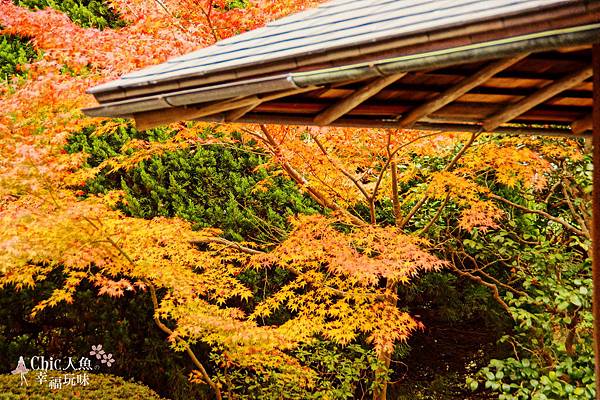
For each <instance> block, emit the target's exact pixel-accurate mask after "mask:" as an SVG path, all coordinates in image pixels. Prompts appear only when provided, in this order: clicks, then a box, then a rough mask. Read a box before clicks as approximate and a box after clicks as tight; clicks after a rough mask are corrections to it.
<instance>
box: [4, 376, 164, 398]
mask: <svg viewBox="0 0 600 400" xmlns="http://www.w3.org/2000/svg"><path fill="white" fill-rule="evenodd" d="M36 374H37V373H36V371H30V372H29V373H28V374H27V375H25V376H26V378H27V383H28V384H27V385H25V384H24V385H21V378H20V376H19V375H18V374H17V375H0V400H16V399H23V400H25V399H27V400H46V399H55V400H66V399H82V400H88V399H89V400H112V399H128V400H153V399H155V400H160V399H161V397H160V396H158V395H157V394H156V393H155V392H153V391H152V390H150V389H149V388H148V387H146V386H144V385H142V384H139V383H134V382H128V381H126V380H124V379H123V378H119V377H116V376H112V375H101V374H88V377H89V384H88V385H75V386H63V387H62V388H60V389H50V387H49V385H48V383H42V384H40V383H39V382H38V381H37V380H36ZM75 374H80V375H82V374H83V373H82V372H76V373H75ZM47 376H48V379H52V378H61V377H62V378H64V374H61V373H58V372H56V371H48V375H47Z"/></svg>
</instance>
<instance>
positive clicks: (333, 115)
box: [314, 72, 406, 125]
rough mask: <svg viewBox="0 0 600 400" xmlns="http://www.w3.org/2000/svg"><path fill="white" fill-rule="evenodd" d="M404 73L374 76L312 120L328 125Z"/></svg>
mask: <svg viewBox="0 0 600 400" xmlns="http://www.w3.org/2000/svg"><path fill="white" fill-rule="evenodd" d="M404 75H406V73H405V72H401V73H398V74H394V75H389V76H382V77H380V78H376V79H375V80H374V81H372V82H370V83H368V84H366V85H365V86H363V87H361V88H360V89H358V90H357V91H356V92H354V93H352V94H351V95H349V96H348V97H345V98H343V99H342V100H340V101H339V102H337V103H335V104H334V105H332V106H331V107H329V108H327V109H325V110H324V111H322V112H321V113H320V114H318V115H317V116H316V117H315V119H314V121H315V123H316V124H317V125H329V124H330V123H332V122H333V121H335V120H336V119H338V118H340V117H341V116H343V115H344V114H346V113H347V112H348V111H351V110H353V109H354V108H355V107H356V106H358V105H359V104H361V103H362V102H364V101H366V100H368V99H370V98H371V97H373V96H375V95H376V94H377V93H379V92H381V91H382V90H383V89H384V88H385V87H386V86H389V85H391V84H392V83H394V82H396V81H397V80H398V79H400V78H402V77H403V76H404Z"/></svg>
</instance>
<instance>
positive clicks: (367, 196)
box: [309, 132, 371, 202]
mask: <svg viewBox="0 0 600 400" xmlns="http://www.w3.org/2000/svg"><path fill="white" fill-rule="evenodd" d="M309 135H310V137H311V138H312V139H313V140H314V141H315V143H316V144H317V147H319V149H320V150H321V153H323V155H324V156H325V157H326V158H327V160H328V161H329V162H330V163H331V165H333V166H334V167H336V168H337V169H338V170H339V171H340V172H341V173H342V174H344V176H345V177H346V178H348V179H350V180H351V181H352V183H354V186H356V187H357V188H358V190H360V192H361V193H362V195H363V196H365V199H366V200H367V201H369V202H370V201H371V196H369V193H367V190H366V189H365V188H364V186H363V185H362V184H361V183H360V182H359V181H358V179H356V178H355V177H354V176H352V174H351V173H350V172H348V170H346V169H345V168H344V167H343V166H342V165H341V164H340V163H339V162H337V163H336V162H335V160H333V159H332V158H331V156H330V155H329V153H328V152H327V149H326V148H325V146H323V143H321V141H320V140H319V138H317V136H316V135H314V134H313V133H312V132H309Z"/></svg>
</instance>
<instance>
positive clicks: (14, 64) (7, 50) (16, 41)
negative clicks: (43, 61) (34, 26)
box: [0, 35, 39, 81]
mask: <svg viewBox="0 0 600 400" xmlns="http://www.w3.org/2000/svg"><path fill="white" fill-rule="evenodd" d="M38 55H39V54H38V52H36V51H35V50H34V49H33V46H32V45H31V43H29V41H28V40H27V39H25V38H21V37H19V36H13V35H0V81H8V80H10V79H11V78H12V77H13V76H15V75H17V76H23V75H25V72H24V71H22V70H20V69H19V66H20V65H23V64H28V63H30V62H31V61H32V60H34V59H35V58H36V57H38Z"/></svg>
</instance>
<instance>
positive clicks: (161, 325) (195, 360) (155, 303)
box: [144, 280, 222, 400]
mask: <svg viewBox="0 0 600 400" xmlns="http://www.w3.org/2000/svg"><path fill="white" fill-rule="evenodd" d="M144 283H145V284H146V285H148V288H149V289H150V297H151V298H152V306H153V307H154V322H155V323H156V325H157V326H158V327H159V328H160V330H162V331H163V332H165V333H166V334H167V335H169V336H172V335H173V331H172V330H171V329H170V328H169V327H168V326H166V325H165V324H164V323H163V322H162V321H161V320H160V318H159V316H158V314H157V311H158V298H157V297H156V289H155V288H154V285H153V284H152V283H151V282H150V281H148V280H145V282H144ZM184 348H185V352H186V353H187V354H188V356H189V357H190V359H191V360H192V362H193V363H194V365H195V366H196V367H197V368H198V370H199V371H200V373H201V374H202V378H204V380H205V381H206V383H207V384H208V385H209V386H210V387H211V389H212V390H214V392H215V395H216V396H217V400H221V398H222V397H221V388H220V387H219V385H217V384H216V383H215V382H214V381H213V380H212V379H211V378H210V376H209V375H208V372H206V369H205V368H204V366H203V365H202V363H201V362H200V360H198V357H196V354H194V352H193V350H192V349H191V348H190V346H189V345H188V344H187V343H184Z"/></svg>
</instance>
